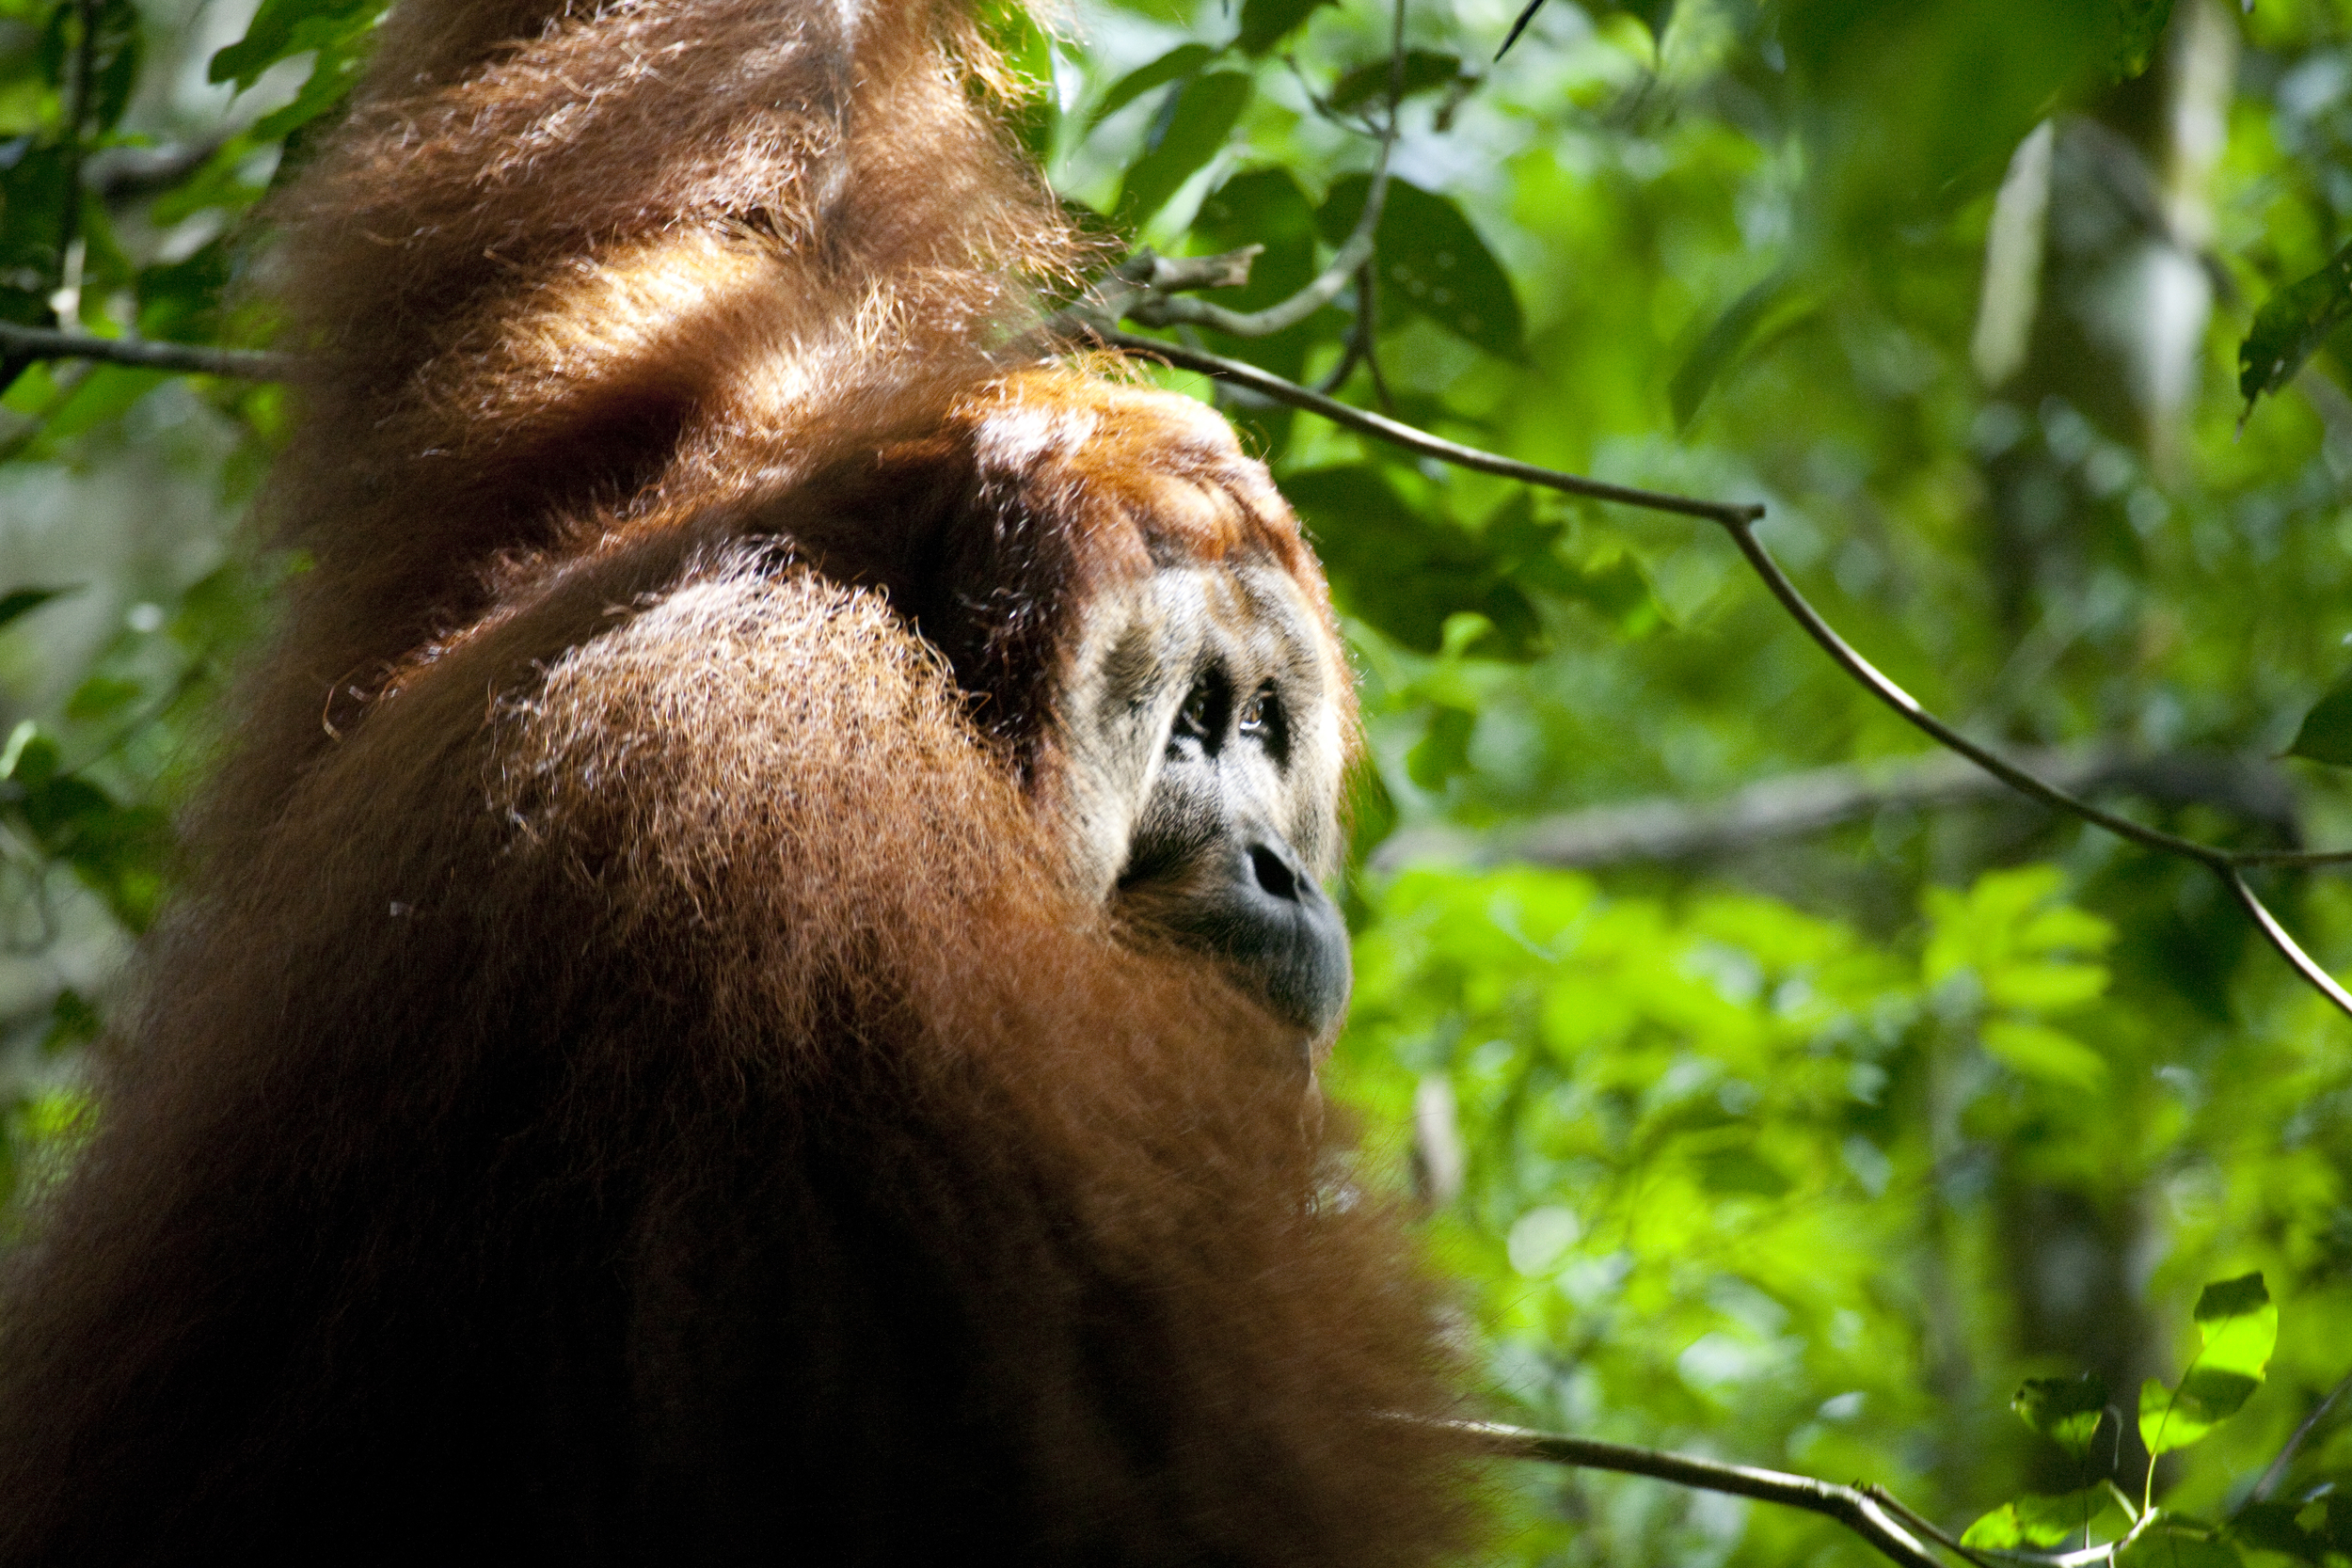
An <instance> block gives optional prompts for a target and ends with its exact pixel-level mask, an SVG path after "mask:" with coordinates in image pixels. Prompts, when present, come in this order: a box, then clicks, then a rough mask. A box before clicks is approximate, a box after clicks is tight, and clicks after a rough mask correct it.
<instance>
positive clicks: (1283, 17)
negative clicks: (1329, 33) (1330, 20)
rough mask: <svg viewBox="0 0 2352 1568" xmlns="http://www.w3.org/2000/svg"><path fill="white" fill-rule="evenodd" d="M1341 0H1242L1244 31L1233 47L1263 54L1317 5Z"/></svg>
mask: <svg viewBox="0 0 2352 1568" xmlns="http://www.w3.org/2000/svg"><path fill="white" fill-rule="evenodd" d="M1337 3H1338V0H1242V7H1241V32H1240V33H1239V34H1238V35H1237V36H1236V37H1235V38H1234V40H1233V47H1234V48H1236V49H1238V50H1240V51H1241V52H1242V53H1243V54H1245V55H1263V54H1264V53H1265V52H1266V51H1267V50H1269V49H1271V48H1273V47H1274V46H1275V45H1276V44H1277V43H1279V42H1280V41H1281V40H1282V36H1283V35H1284V34H1286V33H1288V32H1290V31H1291V30H1292V29H1293V28H1295V27H1296V26H1297V25H1298V24H1300V23H1303V22H1305V21H1306V20H1307V18H1308V17H1309V16H1310V15H1311V14H1312V12H1313V11H1314V8H1316V7H1317V6H1329V5H1335V4H1337Z"/></svg>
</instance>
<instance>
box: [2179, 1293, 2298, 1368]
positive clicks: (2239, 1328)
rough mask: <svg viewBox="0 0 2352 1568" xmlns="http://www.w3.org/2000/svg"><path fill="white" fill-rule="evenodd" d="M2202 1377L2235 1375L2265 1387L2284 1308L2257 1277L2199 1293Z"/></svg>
mask: <svg viewBox="0 0 2352 1568" xmlns="http://www.w3.org/2000/svg"><path fill="white" fill-rule="evenodd" d="M2195 1316H2196V1319H2197V1330H2198V1333H2199V1334H2200V1335H2201V1336H2202V1337H2203V1338H2204V1348H2203V1350H2201V1352H2199V1354H2198V1356H2197V1368H2198V1370H2200V1371H2219V1372H2233V1373H2236V1374H2238V1375H2240V1376H2244V1377H2249V1378H2252V1379H2254V1380H2255V1381H2256V1382H2258V1383H2259V1382H2260V1381H2261V1379H2262V1377H2263V1374H2264V1372H2265V1370H2267V1369H2268V1367H2269V1365H2270V1354H2271V1352H2272V1351H2274V1350H2276V1349H2278V1346H2279V1306H2278V1303H2276V1302H2274V1301H2272V1300H2271V1299H2270V1291H2268V1290H2267V1289H2266V1288H2265V1286H2264V1284H2263V1276H2262V1275H2261V1273H2260V1272H2259V1271H2258V1272H2256V1273H2253V1274H2247V1275H2239V1276H2238V1277H2236V1278H2235V1279H2223V1280H2217V1281H2216V1282H2215V1283H2213V1284H2211V1285H2208V1286H2206V1287H2205V1288H2204V1290H2203V1291H2201V1292H2199V1294H2198V1297H2197V1311H2196V1314H2195Z"/></svg>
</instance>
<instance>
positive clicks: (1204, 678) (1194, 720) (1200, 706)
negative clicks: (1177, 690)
mask: <svg viewBox="0 0 2352 1568" xmlns="http://www.w3.org/2000/svg"><path fill="white" fill-rule="evenodd" d="M1217 696H1218V692H1217V682H1216V674H1215V673H1214V672H1209V673H1203V674H1202V675H1201V676H1200V679H1199V680H1197V681H1194V682H1193V683H1192V689H1191V690H1190V691H1188V692H1186V693H1185V694H1184V706H1183V707H1182V708H1180V709H1178V710H1177V713H1176V734H1177V735H1179V736H1191V737H1192V738H1193V739H1195V740H1201V741H1205V740H1207V739H1209V738H1210V736H1213V735H1214V734H1215V733H1216V707H1217Z"/></svg>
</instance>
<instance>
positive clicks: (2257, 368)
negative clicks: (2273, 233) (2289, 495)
mask: <svg viewBox="0 0 2352 1568" xmlns="http://www.w3.org/2000/svg"><path fill="white" fill-rule="evenodd" d="M2346 317H2352V245H2347V246H2345V247H2344V249H2342V250H2340V251H2338V252H2337V253H2336V255H2335V259H2334V260H2333V261H2329V262H2328V264H2327V265H2326V266H2324V267H2322V268H2320V269H2319V270H2318V271H2317V272H2315V273H2313V274H2312V275H2311V276H2310V277H2302V278H2297V279H2296V281H2294V282H2293V283H2290V284H2288V285H2287V286H2286V287H2285V288H2283V289H2280V291H2279V292H2278V293H2274V294H2272V295H2271V296H2270V298H2269V299H2268V300H2266V301H2265V302H2264V305H2263V308H2262V309H2260V310H2257V311H2256V312H2255V313H2254V328H2253V330H2252V331H2250V332H2249V333H2248V334H2247V335H2246V341H2245V342H2244V343H2242V344H2240V345H2239V347H2238V351H2237V363H2238V372H2237V389H2238V395H2239V396H2240V397H2242V398H2244V399H2245V400H2246V411H2247V412H2248V413H2249V414H2250V413H2252V412H2253V409H2254V402H2255V400H2256V399H2257V398H2260V397H2261V396H2262V395H2263V394H2264V393H2265V392H2276V391H2278V390H2279V388H2281V387H2284V386H2285V385H2286V384H2287V383H2288V382H2289V381H2290V380H2292V379H2293V378H2294V375H2295V372H2297V371H2299V370H2301V369H2302V368H2303V364H2304V362H2305V361H2306V360H2308V359H2310V358H2311V356H2312V353H2313V352H2314V351H2315V350H2317V349H2318V347H2319V345H2320V344H2321V343H2322V342H2325V341H2327V338H2328V334H2329V333H2331V332H2333V331H2334V330H2335V329H2336V328H2337V327H2338V326H2339V325H2342V324H2343V323H2344V320H2345V318H2346ZM2329 760H2333V759H2329Z"/></svg>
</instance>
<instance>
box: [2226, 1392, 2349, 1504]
mask: <svg viewBox="0 0 2352 1568" xmlns="http://www.w3.org/2000/svg"><path fill="white" fill-rule="evenodd" d="M2347 1388H2352V1373H2346V1374H2345V1375H2344V1381H2343V1382H2341V1383H2339V1384H2337V1385H2336V1386H2334V1387H2333V1388H2330V1389H2328V1397H2327V1398H2326V1399H2323V1400H2321V1401H2320V1402H2319V1403H2318V1404H2316V1405H2314V1406H2313V1407H2312V1413H2311V1414H2310V1415H2308V1416H2306V1417H2304V1418H2303V1424H2302V1425H2300V1426H2298V1427H2296V1429H2295V1434H2294V1435H2293V1436H2291V1437H2289V1438H2288V1439H2287V1442H2286V1447H2284V1448H2282V1449H2280V1450H2279V1457H2278V1458H2276V1459H2274V1460H2272V1461H2271V1462H2270V1468H2268V1469H2266V1470H2265V1471H2264V1472H2263V1479H2262V1480H2260V1481H2256V1482H2255V1483H2254V1490H2253V1492H2252V1493H2251V1494H2249V1497H2248V1499H2247V1500H2248V1501H2249V1502H2258V1503H2260V1502H2268V1501H2269V1500H2270V1494H2272V1493H2273V1492H2276V1491H2277V1490H2279V1483H2280V1481H2284V1480H2285V1479H2286V1475H2287V1466H2288V1465H2291V1464H2293V1463H2294V1462H2295V1456H2296V1454H2297V1453H2298V1452H2300V1451H2301V1450H2302V1447H2303V1442H2304V1439H2306V1438H2308V1437H2310V1436H2311V1434H2312V1430H2313V1429H2314V1428H2316V1427H2317V1426H2318V1425H2319V1423H2320V1419H2321V1418H2323V1417H2324V1416H2326V1415H2327V1414H2328V1410H2329V1408H2330V1407H2332V1406H2333V1405H2334V1404H2335V1402H2336V1401H2338V1400H2340V1399H2342V1398H2344V1390H2345V1389H2347Z"/></svg>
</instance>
